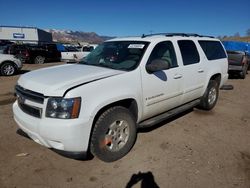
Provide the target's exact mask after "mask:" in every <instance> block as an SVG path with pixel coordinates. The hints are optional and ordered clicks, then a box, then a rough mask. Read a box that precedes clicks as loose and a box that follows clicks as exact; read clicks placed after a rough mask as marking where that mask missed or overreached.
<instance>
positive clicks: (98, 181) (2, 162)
mask: <svg viewBox="0 0 250 188" xmlns="http://www.w3.org/2000/svg"><path fill="white" fill-rule="evenodd" d="M57 64H60V63H49V64H45V65H29V64H26V65H24V67H23V70H22V72H21V74H22V73H25V72H28V71H30V70H34V69H38V68H41V67H47V66H53V65H57ZM19 76H20V75H16V76H12V77H2V76H1V77H0V119H1V122H0V151H1V153H0V187H1V188H12V187H13V188H14V187H15V188H33V187H35V188H36V187H38V188H46V187H51V188H64V187H65V188H68V187H70V188H71V187H72V188H85V187H90V188H91V187H93V188H96V187H102V188H113V187H114V188H120V187H121V188H123V187H126V186H127V187H143V188H145V187H157V186H158V187H170V188H172V187H174V188H183V187H202V188H206V187H211V188H214V187H218V188H231V187H232V188H233V187H240V188H245V187H246V188H249V187H250V97H249V96H250V76H249V75H248V76H247V78H246V79H245V80H241V79H237V78H234V79H230V80H229V81H228V84H232V85H233V86H234V89H233V90H220V96H219V100H218V103H217V105H216V107H215V108H214V109H213V110H212V111H209V112H204V111H200V110H197V109H193V110H190V111H188V112H186V113H183V114H181V115H178V116H177V117H175V118H172V119H171V120H169V121H166V122H163V123H161V124H159V125H157V126H155V127H153V128H151V129H145V130H141V131H140V132H139V133H138V137H137V141H136V143H135V146H134V147H133V149H132V150H131V151H130V152H129V154H128V155H126V156H125V157H124V158H122V159H121V160H119V161H116V162H113V163H104V162H102V161H100V160H98V159H97V158H92V159H88V160H84V161H81V160H74V159H70V158H66V157H63V156H61V155H59V154H57V153H55V152H53V151H52V150H49V149H47V148H45V147H43V146H40V145H38V144H36V143H35V142H33V141H31V140H29V139H27V138H26V137H24V136H21V135H19V134H18V133H17V130H18V128H17V125H16V123H15V122H14V120H13V114H12V109H11V107H12V103H13V102H14V100H15V99H14V97H13V88H14V85H15V84H16V81H17V79H18V77H19Z"/></svg>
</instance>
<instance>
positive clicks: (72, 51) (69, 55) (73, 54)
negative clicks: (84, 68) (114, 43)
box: [61, 44, 97, 63]
mask: <svg viewBox="0 0 250 188" xmlns="http://www.w3.org/2000/svg"><path fill="white" fill-rule="evenodd" d="M96 46H97V44H88V45H84V46H82V48H81V49H80V51H77V50H78V49H77V48H73V47H67V46H65V52H61V56H62V57H61V61H64V62H67V63H73V62H79V61H80V60H81V59H82V58H84V57H85V56H87V55H88V54H89V53H90V52H91V51H92V50H94V49H95V48H96Z"/></svg>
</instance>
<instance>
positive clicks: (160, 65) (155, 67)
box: [146, 59, 170, 73]
mask: <svg viewBox="0 0 250 188" xmlns="http://www.w3.org/2000/svg"><path fill="white" fill-rule="evenodd" d="M169 68H170V63H169V62H168V61H167V60H162V59H155V60H153V61H151V62H150V64H148V65H146V70H147V72H148V73H153V72H157V71H161V70H167V69H169Z"/></svg>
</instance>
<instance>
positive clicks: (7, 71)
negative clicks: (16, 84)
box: [0, 62, 17, 76]
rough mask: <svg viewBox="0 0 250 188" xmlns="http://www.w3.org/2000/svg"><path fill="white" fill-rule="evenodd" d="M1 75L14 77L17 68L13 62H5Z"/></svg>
mask: <svg viewBox="0 0 250 188" xmlns="http://www.w3.org/2000/svg"><path fill="white" fill-rule="evenodd" d="M0 68H1V75H3V76H12V75H14V74H15V73H16V70H17V69H16V67H15V65H14V63H12V62H5V63H3V64H2V65H1V67H0Z"/></svg>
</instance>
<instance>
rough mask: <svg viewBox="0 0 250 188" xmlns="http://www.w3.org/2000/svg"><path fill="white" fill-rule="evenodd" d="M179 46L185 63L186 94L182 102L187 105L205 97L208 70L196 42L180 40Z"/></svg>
mask: <svg viewBox="0 0 250 188" xmlns="http://www.w3.org/2000/svg"><path fill="white" fill-rule="evenodd" d="M178 46H179V49H180V52H181V57H182V62H183V68H182V74H183V78H184V79H183V81H184V85H183V92H184V93H183V98H182V102H183V103H186V102H189V101H192V100H194V99H197V98H199V97H201V96H202V95H203V93H202V92H203V87H204V82H205V75H206V73H205V71H206V70H205V65H204V57H201V56H200V54H199V52H198V49H197V47H196V44H195V42H194V41H192V40H178Z"/></svg>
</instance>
